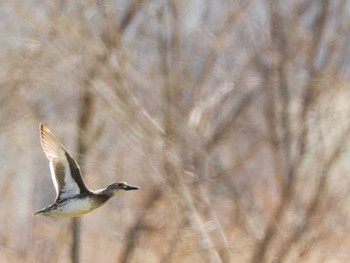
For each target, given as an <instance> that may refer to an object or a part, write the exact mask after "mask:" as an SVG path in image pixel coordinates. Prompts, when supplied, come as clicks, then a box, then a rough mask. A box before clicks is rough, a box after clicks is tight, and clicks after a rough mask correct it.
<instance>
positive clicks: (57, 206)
mask: <svg viewBox="0 0 350 263" xmlns="http://www.w3.org/2000/svg"><path fill="white" fill-rule="evenodd" d="M39 129H40V140H41V146H42V148H43V150H44V153H45V155H46V158H47V159H49V164H50V171H51V177H52V181H53V184H54V186H55V189H56V193H57V196H56V200H55V202H54V203H53V204H51V205H49V206H47V207H45V208H43V209H41V210H39V211H38V212H36V213H35V214H34V215H41V216H48V217H68V218H69V217H77V216H81V215H83V214H86V213H88V212H91V211H92V210H94V209H96V208H98V207H100V206H101V205H103V204H104V203H106V202H107V201H108V200H109V199H110V198H111V197H113V196H114V195H116V194H117V193H118V192H119V191H121V190H125V191H128V190H137V189H139V187H138V186H132V185H128V184H126V183H124V182H120V183H114V184H111V185H109V186H107V187H106V188H104V189H100V190H96V191H93V190H90V189H88V188H87V187H86V185H85V183H84V180H83V178H82V176H81V172H80V167H79V165H78V164H77V162H76V161H75V160H74V159H73V158H72V156H71V155H70V154H69V153H68V151H67V150H66V149H65V148H64V147H63V145H62V144H61V143H60V142H59V141H58V140H57V138H56V137H55V135H53V133H52V132H51V131H50V130H49V128H48V126H47V125H46V123H40V125H39Z"/></svg>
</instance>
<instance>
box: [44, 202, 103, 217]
mask: <svg viewBox="0 0 350 263" xmlns="http://www.w3.org/2000/svg"><path fill="white" fill-rule="evenodd" d="M93 203H94V202H92V200H91V199H90V198H84V199H73V200H68V201H66V202H63V203H61V204H60V205H59V206H58V207H57V210H55V211H52V212H51V216H57V217H76V216H81V215H83V214H86V213H88V212H90V211H92V210H94V209H95V208H97V207H96V206H94V204H93Z"/></svg>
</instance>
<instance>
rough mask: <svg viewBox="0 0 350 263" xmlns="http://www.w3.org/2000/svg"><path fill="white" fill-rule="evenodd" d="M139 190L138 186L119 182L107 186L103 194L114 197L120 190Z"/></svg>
mask: <svg viewBox="0 0 350 263" xmlns="http://www.w3.org/2000/svg"><path fill="white" fill-rule="evenodd" d="M139 188H140V187H138V186H133V185H129V184H127V183H125V182H121V183H114V184H111V185H109V186H107V188H106V189H105V192H106V193H107V194H108V195H110V196H113V195H116V194H117V193H118V192H119V191H120V190H124V191H128V190H137V189H139Z"/></svg>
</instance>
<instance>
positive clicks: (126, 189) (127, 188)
mask: <svg viewBox="0 0 350 263" xmlns="http://www.w3.org/2000/svg"><path fill="white" fill-rule="evenodd" d="M137 189H140V187H138V186H133V185H127V186H126V187H125V191H128V190H137Z"/></svg>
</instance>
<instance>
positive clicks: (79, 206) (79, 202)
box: [35, 193, 110, 217]
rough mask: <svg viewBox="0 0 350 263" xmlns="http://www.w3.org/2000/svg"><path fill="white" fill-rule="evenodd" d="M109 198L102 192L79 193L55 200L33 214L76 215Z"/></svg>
mask: <svg viewBox="0 0 350 263" xmlns="http://www.w3.org/2000/svg"><path fill="white" fill-rule="evenodd" d="M109 198H110V197H108V196H106V195H102V194H94V193H90V194H86V193H85V194H80V195H77V196H75V197H72V198H68V199H65V200H62V201H58V202H55V203H53V204H51V205H49V206H47V207H45V208H43V209H41V210H40V211H38V212H36V213H35V215H43V216H50V217H77V216H81V215H84V214H86V213H89V212H90V211H92V210H94V209H96V208H98V207H100V206H101V205H103V204H104V203H105V202H107V200H108V199H109Z"/></svg>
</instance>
